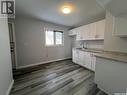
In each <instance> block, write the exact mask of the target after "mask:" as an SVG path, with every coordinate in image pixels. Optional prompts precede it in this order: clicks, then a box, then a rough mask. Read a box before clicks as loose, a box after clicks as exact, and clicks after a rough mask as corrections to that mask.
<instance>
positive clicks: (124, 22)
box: [113, 16, 127, 37]
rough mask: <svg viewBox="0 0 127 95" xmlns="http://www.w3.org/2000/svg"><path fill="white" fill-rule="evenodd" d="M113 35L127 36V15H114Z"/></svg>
mask: <svg viewBox="0 0 127 95" xmlns="http://www.w3.org/2000/svg"><path fill="white" fill-rule="evenodd" d="M113 35H114V36H119V37H127V16H119V17H114V31H113Z"/></svg>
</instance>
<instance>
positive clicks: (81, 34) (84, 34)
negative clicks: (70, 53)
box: [76, 25, 89, 40]
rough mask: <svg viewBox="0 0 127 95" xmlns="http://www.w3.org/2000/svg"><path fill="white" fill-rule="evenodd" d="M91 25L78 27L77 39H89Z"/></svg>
mask: <svg viewBox="0 0 127 95" xmlns="http://www.w3.org/2000/svg"><path fill="white" fill-rule="evenodd" d="M88 32H89V26H88V25H84V26H81V27H79V28H77V37H76V40H87V39H88Z"/></svg>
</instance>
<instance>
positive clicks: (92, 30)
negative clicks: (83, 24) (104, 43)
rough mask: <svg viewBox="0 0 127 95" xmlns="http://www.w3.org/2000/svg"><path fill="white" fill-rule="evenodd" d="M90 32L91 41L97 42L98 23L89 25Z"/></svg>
mask: <svg viewBox="0 0 127 95" xmlns="http://www.w3.org/2000/svg"><path fill="white" fill-rule="evenodd" d="M89 27H90V31H89V33H88V35H89V39H91V40H95V39H96V23H92V24H89Z"/></svg>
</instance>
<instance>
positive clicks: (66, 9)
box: [62, 7, 72, 14]
mask: <svg viewBox="0 0 127 95" xmlns="http://www.w3.org/2000/svg"><path fill="white" fill-rule="evenodd" d="M71 11H72V10H71V8H69V7H64V8H63V9H62V12H63V13H64V14H70V13H71Z"/></svg>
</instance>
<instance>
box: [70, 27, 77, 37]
mask: <svg viewBox="0 0 127 95" xmlns="http://www.w3.org/2000/svg"><path fill="white" fill-rule="evenodd" d="M76 34H77V32H76V30H75V29H72V30H70V31H69V36H76Z"/></svg>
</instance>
